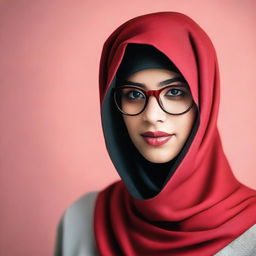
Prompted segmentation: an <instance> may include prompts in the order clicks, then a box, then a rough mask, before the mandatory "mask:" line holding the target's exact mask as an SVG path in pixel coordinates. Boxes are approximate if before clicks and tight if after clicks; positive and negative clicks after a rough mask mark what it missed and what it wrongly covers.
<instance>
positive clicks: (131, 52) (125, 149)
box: [102, 44, 199, 199]
mask: <svg viewBox="0 0 256 256" xmlns="http://www.w3.org/2000/svg"><path fill="white" fill-rule="evenodd" d="M147 68H161V69H168V70H171V71H174V72H176V73H179V74H180V75H181V76H182V74H181V73H180V72H179V70H178V69H177V67H176V66H175V65H174V64H173V63H172V62H171V61H170V60H169V59H168V58H167V57H166V56H165V55H164V54H163V53H162V52H160V51H158V50H157V49H156V48H154V47H153V46H150V45H143V44H128V46H127V48H126V51H125V54H124V57H123V60H122V62H121V64H120V66H119V68H118V71H117V73H116V76H115V78H114V80H113V81H112V83H111V86H110V89H109V90H108V93H107V95H106V97H105V99H104V102H103V115H102V124H103V130H104V135H105V137H106V146H107V149H108V151H109V155H110V157H111V159H112V161H113V163H114V165H115V167H116V169H117V171H118V173H119V175H120V176H121V178H122V180H123V182H124V183H125V185H126V187H127V189H128V190H129V192H130V193H131V194H132V195H133V196H134V197H135V198H137V199H148V198H151V197H153V196H155V195H157V194H158V193H159V192H160V191H161V189H162V188H163V186H164V185H165V184H166V183H167V181H168V180H169V179H170V178H171V177H172V175H173V174H174V172H175V170H176V168H177V167H178V165H179V164H180V162H181V161H182V159H183V157H184V156H185V154H186V152H187V150H188V148H189V146H190V144H191V142H192V141H193V138H194V136H195V134H196V131H197V128H198V124H199V115H198V114H197V117H196V121H195V124H194V126H193V128H192V130H191V133H190V136H189V137H188V139H187V141H186V143H185V145H184V146H183V148H182V150H181V151H180V153H179V154H178V155H177V156H176V157H175V158H174V159H172V160H171V161H169V162H167V163H152V162H150V161H148V160H147V159H145V158H144V157H143V156H142V155H141V154H140V152H139V151H138V150H137V148H136V147H135V146H134V144H133V142H132V141H131V139H130V137H129V134H128V131H127V128H126V126H125V123H124V121H123V117H122V114H121V112H119V111H118V109H117V108H116V106H115V103H114V100H113V94H112V90H111V88H114V87H116V86H120V85H122V84H123V82H124V81H125V80H126V79H127V77H128V76H129V75H131V74H133V73H135V72H137V71H139V70H143V69H147ZM182 77H183V76H182Z"/></svg>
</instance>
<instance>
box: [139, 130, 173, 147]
mask: <svg viewBox="0 0 256 256" xmlns="http://www.w3.org/2000/svg"><path fill="white" fill-rule="evenodd" d="M141 136H142V137H143V139H144V140H145V142H146V143H147V144H149V145H151V146H160V145H163V144H165V143H166V142H168V141H169V140H170V139H171V137H172V136H173V134H170V133H166V132H161V131H157V132H150V131H149V132H145V133H142V134H141Z"/></svg>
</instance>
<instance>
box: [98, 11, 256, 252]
mask: <svg viewBox="0 0 256 256" xmlns="http://www.w3.org/2000/svg"><path fill="white" fill-rule="evenodd" d="M130 44H139V45H150V46H151V47H153V48H154V49H155V50H157V51H159V52H161V53H162V54H164V55H165V56H166V57H167V58H168V59H169V60H170V62H171V63H172V64H173V65H174V66H175V67H176V68H177V69H178V70H179V71H180V73H181V74H182V76H183V77H184V79H185V80H186V81H187V83H188V85H189V86H190V90H191V93H192V96H193V99H194V102H195V104H196V106H197V110H198V115H197V118H196V122H195V124H194V126H193V129H192V131H191V134H190V136H189V138H188V140H187V142H186V144H185V146H184V147H183V148H182V150H181V152H180V153H179V154H178V156H177V157H175V158H174V159H173V160H172V161H170V162H168V163H165V164H153V163H150V162H149V161H147V160H146V159H144V158H143V157H142V156H141V155H140V153H139V152H138V151H137V149H136V148H135V146H134V145H133V144H132V142H131V140H130V138H129V135H128V132H127V130H126V127H125V125H124V122H123V120H122V116H121V114H120V113H119V112H118V110H117V109H116V108H115V105H114V102H113V95H112V88H114V87H115V86H117V79H116V74H117V71H118V68H119V66H120V64H121V63H122V59H123V57H124V54H125V51H126V49H127V46H128V45H130ZM99 84H100V102H101V118H102V127H103V133H104V137H105V143H106V147H107V150H108V153H109V156H110V158H111V160H112V162H113V164H114V167H115V168H116V170H117V172H118V174H119V175H120V177H121V180H120V181H117V182H115V183H113V184H111V185H109V186H107V187H106V188H105V189H104V190H102V191H101V192H100V193H99V195H98V197H97V200H96V205H95V211H94V234H95V239H96V244H97V248H98V251H99V253H100V254H101V255H104V256H108V255H112V256H113V255H129V256H135V255H147V256H149V255H159V256H162V255H163V256H167V255H175V256H177V255H182V256H186V255H189V256H194V255H195V256H200V255H202V256H207V255H213V254H215V253H217V252H218V251H219V250H221V249H222V248H223V247H224V246H226V245H227V244H229V243H230V242H231V241H233V240H234V239H235V238H237V237H238V236H239V235H241V234H242V233H243V232H245V231H246V230H247V229H248V228H250V227H251V226H252V225H253V224H255V223H256V191H255V190H253V189H251V188H249V187H247V186H245V185H243V184H241V183H240V182H239V181H238V180H237V179H236V178H235V176H234V174H233V173H232V170H231V166H230V165H229V162H228V160H227V158H226V155H225V153H224V151H223V147H222V142H221V138H220V134H219V131H218V128H217V116H218V111H219V100H220V79H219V70H218V62H217V57H216V53H215V50H214V47H213V45H212V43H211V40H210V39H209V37H208V36H207V35H206V33H205V32H204V31H203V29H202V28H201V27H200V26H199V25H198V24H196V23H195V22H194V21H193V20H192V19H191V18H189V17H188V16H186V15H184V14H181V13H177V12H158V13H151V14H146V15H142V16H139V17H136V18H133V19H131V20H129V21H127V22H126V23H124V24H122V25H121V26H120V27H118V28H117V29H116V30H115V31H114V32H113V33H112V34H111V35H110V36H109V38H108V39H107V40H106V42H105V44H104V46H103V51H102V55H101V61H100V72H99ZM157 173H161V176H160V175H159V177H160V178H159V177H158V178H156V176H157Z"/></svg>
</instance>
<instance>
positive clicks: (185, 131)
mask: <svg viewBox="0 0 256 256" xmlns="http://www.w3.org/2000/svg"><path fill="white" fill-rule="evenodd" d="M195 117H196V112H195V110H194V109H192V110H191V112H189V113H188V115H184V116H183V118H181V119H180V120H179V121H180V122H179V127H178V129H179V131H178V132H179V134H180V136H181V137H182V138H183V139H187V137H188V136H189V134H190V131H191V129H192V127H193V125H194V122H195Z"/></svg>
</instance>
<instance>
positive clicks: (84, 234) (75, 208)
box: [55, 191, 99, 256]
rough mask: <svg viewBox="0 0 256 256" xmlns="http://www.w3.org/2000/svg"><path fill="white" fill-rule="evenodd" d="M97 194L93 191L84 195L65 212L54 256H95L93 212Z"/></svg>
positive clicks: (60, 224)
mask: <svg viewBox="0 0 256 256" xmlns="http://www.w3.org/2000/svg"><path fill="white" fill-rule="evenodd" d="M98 193H99V192H98V191H93V192H89V193H86V194H84V195H83V196H81V197H80V198H78V199H77V200H76V201H74V202H73V203H72V204H71V205H70V206H69V207H68V208H67V209H66V210H65V212H64V214H63V215H62V217H61V220H60V223H59V228H58V235H57V241H56V246H57V247H58V249H57V248H56V254H55V255H56V256H57V255H58V256H63V255H82V256H83V255H92V256H94V255H97V253H96V245H95V240H94V233H93V212H94V206H95V201H96V198H97V195H98ZM57 251H58V253H57Z"/></svg>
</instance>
